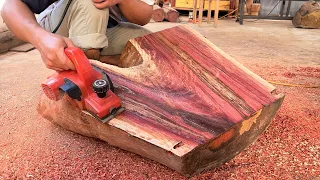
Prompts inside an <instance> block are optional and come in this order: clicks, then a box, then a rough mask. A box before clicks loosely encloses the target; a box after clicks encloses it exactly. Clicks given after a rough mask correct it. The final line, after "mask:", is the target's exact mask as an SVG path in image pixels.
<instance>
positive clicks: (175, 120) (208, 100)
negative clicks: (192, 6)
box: [38, 26, 284, 176]
mask: <svg viewBox="0 0 320 180" xmlns="http://www.w3.org/2000/svg"><path fill="white" fill-rule="evenodd" d="M92 63H93V64H95V65H97V66H99V67H101V68H103V69H105V71H107V72H108V74H109V76H110V78H111V79H112V81H113V83H114V84H115V93H116V94H117V95H118V96H119V97H120V99H121V100H122V105H123V107H125V109H126V110H125V111H124V112H123V113H122V114H120V115H118V116H117V117H116V118H114V119H112V120H111V121H110V122H108V123H107V124H102V123H100V122H99V121H98V120H96V119H94V118H93V117H91V116H89V115H87V114H84V113H82V112H81V111H80V110H79V109H77V108H75V107H73V106H71V105H70V103H69V102H68V101H67V100H65V99H64V100H62V101H58V102H53V101H50V100H49V99H47V98H46V97H45V96H44V95H43V96H42V98H41V99H40V102H39V106H38V112H39V113H40V114H41V115H42V116H43V117H45V118H46V119H48V120H50V121H52V122H54V123H57V124H59V125H60V126H62V127H64V128H66V129H69V130H71V131H74V132H77V133H80V134H83V135H86V136H90V137H96V138H99V139H102V140H104V141H106V142H108V143H110V144H111V145H114V146H117V147H120V148H122V149H125V150H128V151H131V152H134V153H137V154H140V155H142V156H144V157H147V158H150V159H153V160H155V161H157V162H160V163H162V164H164V165H166V166H168V167H170V168H172V169H175V170H176V171H178V172H180V173H181V174H184V175H186V176H193V175H195V174H197V173H200V172H202V171H205V170H207V169H209V168H213V167H218V166H219V165H221V164H223V163H225V162H227V161H228V160H230V159H232V158H233V157H235V156H236V155H237V154H238V153H240V152H241V151H242V150H243V149H244V148H246V147H247V146H248V145H250V144H251V143H252V142H254V141H255V140H256V139H257V138H258V137H259V135H260V134H261V133H262V132H264V131H265V129H266V128H267V127H268V125H269V124H270V122H271V120H272V118H273V117H274V116H275V114H276V112H277V110H278V109H279V107H280V105H281V103H282V100H283V97H284V96H283V95H282V94H279V95H274V94H273V93H271V91H273V90H274V87H273V86H272V85H270V84H268V83H267V82H266V81H264V80H262V79H261V78H259V77H258V76H257V75H254V74H253V73H252V72H250V71H249V70H248V69H246V68H245V67H243V66H241V65H240V64H239V63H237V62H236V61H235V60H234V59H232V58H231V57H230V56H228V55H226V54H225V53H223V52H222V51H221V50H219V49H218V48H217V47H216V46H214V45H213V44H211V43H210V42H209V41H208V40H206V39H205V38H204V37H202V36H201V35H200V34H199V33H197V32H196V31H194V30H192V29H191V28H189V27H187V26H177V27H174V28H171V29H167V30H164V31H161V32H157V33H152V34H150V35H147V36H144V37H140V38H135V39H132V40H130V41H129V42H128V43H127V45H126V47H125V50H124V51H123V53H122V55H121V63H120V64H121V65H120V66H121V67H116V66H112V65H107V64H103V63H100V62H98V61H92Z"/></svg>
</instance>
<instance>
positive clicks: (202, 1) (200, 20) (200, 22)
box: [198, 0, 204, 26]
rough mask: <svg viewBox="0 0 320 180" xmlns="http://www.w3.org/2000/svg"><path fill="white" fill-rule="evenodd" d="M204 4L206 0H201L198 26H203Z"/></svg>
mask: <svg viewBox="0 0 320 180" xmlns="http://www.w3.org/2000/svg"><path fill="white" fill-rule="evenodd" d="M203 5H204V0H200V9H199V23H198V26H201V25H202V15H203Z"/></svg>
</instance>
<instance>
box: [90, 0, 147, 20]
mask: <svg viewBox="0 0 320 180" xmlns="http://www.w3.org/2000/svg"><path fill="white" fill-rule="evenodd" d="M92 1H93V4H94V5H95V6H96V8H98V9H104V8H106V7H111V6H113V5H115V4H118V5H119V8H120V10H121V13H122V15H123V16H124V17H125V18H126V19H127V20H128V21H129V22H132V23H135V24H139V25H142V26H143V25H146V24H147V23H148V22H149V21H150V19H151V16H152V10H153V8H152V6H150V5H148V4H147V3H145V2H143V1H141V0H92Z"/></svg>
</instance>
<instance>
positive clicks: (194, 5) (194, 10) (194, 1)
mask: <svg viewBox="0 0 320 180" xmlns="http://www.w3.org/2000/svg"><path fill="white" fill-rule="evenodd" d="M192 16H193V24H195V23H197V0H193V15H192Z"/></svg>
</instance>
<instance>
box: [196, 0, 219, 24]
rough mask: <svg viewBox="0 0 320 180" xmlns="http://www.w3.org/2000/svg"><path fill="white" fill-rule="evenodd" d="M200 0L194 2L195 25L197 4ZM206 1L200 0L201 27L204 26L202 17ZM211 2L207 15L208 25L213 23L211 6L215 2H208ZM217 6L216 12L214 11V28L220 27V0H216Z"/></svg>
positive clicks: (210, 0)
mask: <svg viewBox="0 0 320 180" xmlns="http://www.w3.org/2000/svg"><path fill="white" fill-rule="evenodd" d="M197 1H198V0H193V23H196V22H197V11H198V8H197V4H198V2H197ZM204 1H205V0H200V4H199V18H198V19H199V20H198V25H199V26H201V24H202V17H203V8H204ZM208 1H209V7H208V15H207V17H208V18H207V23H208V24H209V23H211V5H212V1H213V0H208ZM215 2H216V5H215V10H214V19H213V22H214V27H218V16H219V2H220V0H215Z"/></svg>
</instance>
